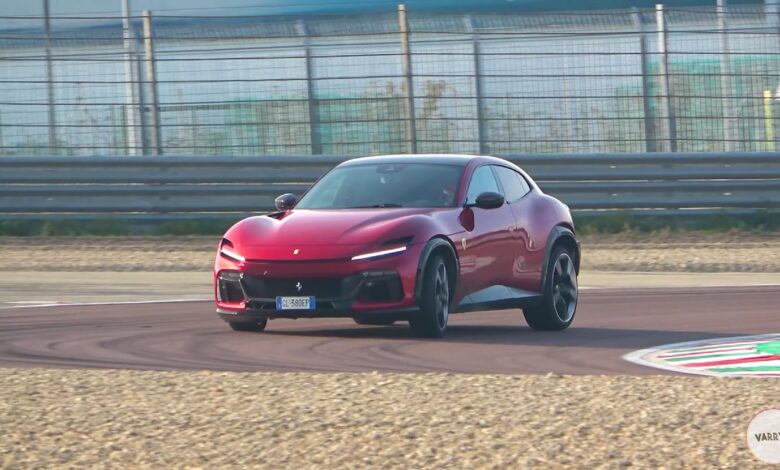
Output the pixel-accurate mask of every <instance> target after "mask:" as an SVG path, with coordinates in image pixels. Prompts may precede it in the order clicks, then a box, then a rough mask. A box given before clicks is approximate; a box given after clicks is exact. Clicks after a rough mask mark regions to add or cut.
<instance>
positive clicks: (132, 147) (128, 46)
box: [122, 0, 138, 155]
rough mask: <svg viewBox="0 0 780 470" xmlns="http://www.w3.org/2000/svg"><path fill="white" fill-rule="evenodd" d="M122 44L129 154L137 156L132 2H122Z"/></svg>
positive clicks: (125, 0) (127, 0)
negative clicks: (131, 23) (131, 20)
mask: <svg viewBox="0 0 780 470" xmlns="http://www.w3.org/2000/svg"><path fill="white" fill-rule="evenodd" d="M122 42H123V43H124V47H125V80H127V87H126V88H127V89H126V91H125V93H126V96H125V98H126V103H127V108H126V111H125V113H124V114H125V122H124V124H125V127H126V129H127V130H126V135H127V138H126V139H125V141H126V142H127V154H128V155H136V154H137V153H138V145H137V142H136V137H135V130H136V129H135V109H136V101H137V100H136V98H135V95H136V88H135V87H136V84H135V82H136V79H135V69H136V67H135V65H134V63H133V60H135V57H133V30H132V27H131V25H130V0H122Z"/></svg>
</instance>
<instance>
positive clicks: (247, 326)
mask: <svg viewBox="0 0 780 470" xmlns="http://www.w3.org/2000/svg"><path fill="white" fill-rule="evenodd" d="M228 324H229V325H230V328H232V329H233V330H234V331H263V330H265V326H266V325H267V324H268V319H267V318H263V319H262V320H252V321H246V320H244V321H235V320H234V321H229V322H228Z"/></svg>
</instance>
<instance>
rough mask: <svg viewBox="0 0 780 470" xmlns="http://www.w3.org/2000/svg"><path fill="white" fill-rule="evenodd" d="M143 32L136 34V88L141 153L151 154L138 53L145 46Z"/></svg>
mask: <svg viewBox="0 0 780 470" xmlns="http://www.w3.org/2000/svg"><path fill="white" fill-rule="evenodd" d="M141 36H143V34H139V35H137V36H136V45H135V54H134V58H135V61H134V62H135V77H136V80H135V89H136V96H137V97H138V128H139V129H140V131H141V142H140V144H141V155H148V154H149V128H148V126H147V125H146V97H145V96H144V86H143V85H144V83H143V80H141V77H142V76H143V75H144V73H143V64H142V63H141V54H140V53H138V51H140V50H141V49H142V48H143V45H142V44H141V41H140V39H138V38H140V37H141Z"/></svg>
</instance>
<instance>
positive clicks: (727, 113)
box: [717, 0, 737, 152]
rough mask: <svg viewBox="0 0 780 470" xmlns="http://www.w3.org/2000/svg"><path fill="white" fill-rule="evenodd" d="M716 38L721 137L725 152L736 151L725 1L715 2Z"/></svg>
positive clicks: (718, 0)
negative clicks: (718, 63)
mask: <svg viewBox="0 0 780 470" xmlns="http://www.w3.org/2000/svg"><path fill="white" fill-rule="evenodd" d="M717 11H718V36H719V40H720V98H721V103H723V136H724V139H725V148H726V151H727V152H733V151H734V150H736V143H737V142H736V140H737V139H736V135H735V132H734V131H735V130H736V116H735V111H734V106H733V105H732V104H733V103H732V99H731V93H732V88H731V57H729V54H730V52H729V36H728V32H727V31H726V0H717Z"/></svg>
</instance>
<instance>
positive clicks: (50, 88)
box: [43, 0, 59, 154]
mask: <svg viewBox="0 0 780 470" xmlns="http://www.w3.org/2000/svg"><path fill="white" fill-rule="evenodd" d="M43 16H44V19H43V27H44V33H45V41H44V45H45V46H44V47H45V50H46V96H47V98H48V100H49V149H50V150H51V151H52V152H53V153H55V154H56V153H57V148H58V147H59V145H58V144H57V115H56V112H55V110H54V72H53V70H52V65H53V64H52V62H51V17H50V15H49V0H43Z"/></svg>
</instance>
